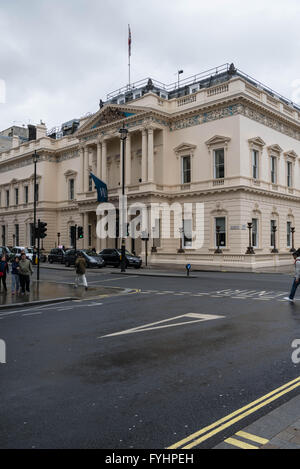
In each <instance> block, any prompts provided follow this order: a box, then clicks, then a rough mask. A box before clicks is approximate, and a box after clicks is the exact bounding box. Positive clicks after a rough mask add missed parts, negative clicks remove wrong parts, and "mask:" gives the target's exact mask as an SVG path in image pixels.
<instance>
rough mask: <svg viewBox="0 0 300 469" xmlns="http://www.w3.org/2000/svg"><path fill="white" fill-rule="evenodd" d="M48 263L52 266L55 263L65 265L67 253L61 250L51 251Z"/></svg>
mask: <svg viewBox="0 0 300 469" xmlns="http://www.w3.org/2000/svg"><path fill="white" fill-rule="evenodd" d="M48 262H50V264H52V263H53V262H58V263H59V264H64V262H65V251H64V250H63V249H61V248H55V249H51V251H50V254H49V255H48Z"/></svg>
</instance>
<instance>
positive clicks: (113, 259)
mask: <svg viewBox="0 0 300 469" xmlns="http://www.w3.org/2000/svg"><path fill="white" fill-rule="evenodd" d="M99 254H100V256H101V257H103V259H104V261H105V264H106V265H113V266H115V267H119V266H120V265H121V249H103V250H102V251H101V252H100V253H99ZM125 256H126V267H134V268H135V269H139V268H140V267H141V265H142V259H141V258H140V257H138V256H135V255H133V254H131V253H130V252H129V251H127V250H125Z"/></svg>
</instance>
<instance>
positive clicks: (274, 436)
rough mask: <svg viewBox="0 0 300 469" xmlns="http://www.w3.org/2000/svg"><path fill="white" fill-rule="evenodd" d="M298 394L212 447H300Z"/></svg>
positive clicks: (299, 405)
mask: <svg viewBox="0 0 300 469" xmlns="http://www.w3.org/2000/svg"><path fill="white" fill-rule="evenodd" d="M299 409H300V396H296V397H294V398H293V399H291V400H290V401H288V402H286V403H285V404H283V405H281V406H280V407H278V408H277V409H275V410H273V411H271V412H269V413H268V414H267V415H265V416H264V417H262V418H260V419H258V420H257V421H256V422H254V423H252V424H251V425H249V426H247V427H245V428H244V429H243V430H240V431H238V432H237V433H236V434H234V435H233V436H232V437H230V438H226V440H224V442H223V443H221V444H219V445H217V446H215V448H213V449H298V450H299V449H300V413H299Z"/></svg>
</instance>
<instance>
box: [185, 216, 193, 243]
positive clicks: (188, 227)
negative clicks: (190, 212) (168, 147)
mask: <svg viewBox="0 0 300 469" xmlns="http://www.w3.org/2000/svg"><path fill="white" fill-rule="evenodd" d="M192 230H193V221H192V220H183V247H184V248H189V247H192V242H193V239H192Z"/></svg>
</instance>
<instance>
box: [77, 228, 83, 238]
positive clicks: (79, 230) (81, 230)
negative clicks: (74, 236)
mask: <svg viewBox="0 0 300 469" xmlns="http://www.w3.org/2000/svg"><path fill="white" fill-rule="evenodd" d="M77 230H78V239H82V238H83V228H82V226H78V228H77Z"/></svg>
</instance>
